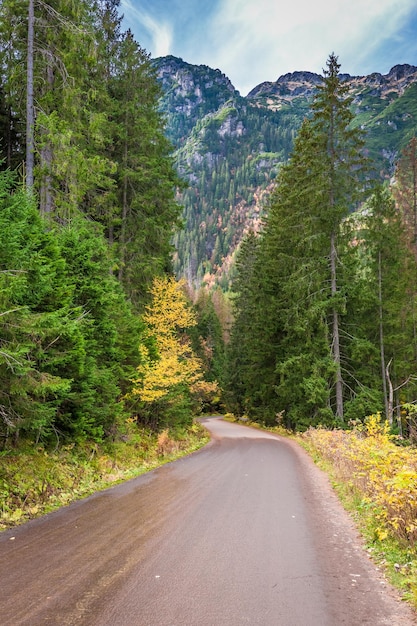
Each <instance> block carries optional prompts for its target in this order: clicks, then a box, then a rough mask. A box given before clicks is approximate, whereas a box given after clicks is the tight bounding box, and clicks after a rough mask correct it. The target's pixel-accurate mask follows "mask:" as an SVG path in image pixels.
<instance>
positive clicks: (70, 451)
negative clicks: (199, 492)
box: [0, 423, 209, 530]
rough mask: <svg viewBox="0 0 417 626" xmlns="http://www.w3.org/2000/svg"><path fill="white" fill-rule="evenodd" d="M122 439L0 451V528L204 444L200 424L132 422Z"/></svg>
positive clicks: (50, 509) (70, 500)
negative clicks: (174, 426)
mask: <svg viewBox="0 0 417 626" xmlns="http://www.w3.org/2000/svg"><path fill="white" fill-rule="evenodd" d="M123 439H124V440H120V441H108V442H106V443H103V444H96V443H92V444H91V443H90V444H89V443H84V444H79V445H74V444H72V445H69V446H62V447H60V448H59V449H57V450H54V451H48V450H47V449H45V448H44V447H43V446H41V445H38V446H37V447H36V448H33V446H27V447H25V446H24V445H20V446H19V448H18V449H9V450H5V451H3V452H0V530H5V529H6V528H10V527H13V526H16V525H17V524H21V523H23V522H26V521H28V520H30V519H33V518H35V517H39V516H40V515H43V514H45V513H48V512H50V511H52V510H54V509H57V508H59V507H61V506H64V505H66V504H69V503H70V502H72V501H74V500H77V499H80V498H83V497H86V496H88V495H90V494H92V493H94V492H95V491H99V490H101V489H105V488H106V487H109V486H111V485H114V484H116V483H118V482H121V481H124V480H127V479H129V478H133V477H135V476H138V475H140V474H143V473H144V472H146V471H149V470H150V469H153V468H155V467H158V466H159V465H163V464H164V463H167V462H169V461H172V460H174V459H176V458H179V457H180V456H183V455H184V454H189V453H190V452H193V451H195V450H197V449H199V448H200V447H202V446H203V445H204V444H205V443H207V441H208V440H209V437H208V434H207V431H205V430H204V429H203V428H202V426H201V425H200V424H198V423H195V424H193V426H192V427H190V428H188V429H187V430H185V429H184V430H182V431H179V430H177V431H176V432H170V431H169V430H168V429H167V430H164V431H162V432H161V433H159V434H155V433H152V432H151V431H148V430H138V429H137V427H136V426H133V425H132V426H131V428H130V430H128V434H127V435H126V436H124V438H123Z"/></svg>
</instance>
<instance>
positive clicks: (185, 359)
mask: <svg viewBox="0 0 417 626" xmlns="http://www.w3.org/2000/svg"><path fill="white" fill-rule="evenodd" d="M151 293H152V301H151V304H150V305H149V306H148V308H147V312H146V314H145V316H144V319H145V321H146V323H147V325H148V328H149V331H148V332H149V335H150V336H152V337H153V339H154V341H155V344H156V347H157V351H158V358H157V359H156V360H155V359H152V358H151V357H150V354H149V350H148V349H147V347H146V346H145V345H141V346H140V356H141V365H140V366H139V367H138V368H137V371H138V378H137V379H136V380H135V381H134V382H135V383H136V385H137V386H136V387H135V388H134V390H133V393H134V394H135V395H137V396H139V398H140V399H141V400H142V401H143V402H155V401H157V400H160V399H162V398H166V397H167V396H168V395H169V394H170V392H171V391H173V390H174V389H175V388H178V387H179V386H185V387H187V389H188V390H191V389H192V387H193V386H195V385H196V384H197V383H199V381H201V378H202V368H201V362H200V360H199V359H198V358H197V357H196V356H195V355H194V353H193V350H192V347H191V343H190V340H189V338H188V337H187V335H186V334H185V332H184V331H185V329H187V328H190V327H192V326H194V325H195V324H196V319H195V316H194V313H193V311H192V310H191V309H190V308H189V307H188V303H187V299H186V297H185V294H184V291H183V284H182V283H181V282H176V281H175V280H174V279H173V278H168V277H163V278H156V279H155V280H154V283H153V287H152V290H151Z"/></svg>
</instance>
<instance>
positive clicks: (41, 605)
mask: <svg viewBox="0 0 417 626" xmlns="http://www.w3.org/2000/svg"><path fill="white" fill-rule="evenodd" d="M204 424H205V425H206V427H207V428H208V429H209V430H210V431H211V433H212V435H213V440H212V443H211V444H209V445H208V446H206V447H205V448H204V449H203V450H200V451H199V452H197V453H195V454H193V455H191V456H189V457H186V458H184V459H181V460H179V461H176V462H175V463H171V464H169V465H166V466H164V467H162V468H160V469H158V470H155V471H153V472H150V473H149V474H146V475H144V476H141V477H139V478H137V479H134V480H132V481H129V482H128V483H125V484H123V485H119V486H117V487H114V488H112V489H109V490H107V491H104V492H101V493H98V494H96V495H94V496H92V497H90V498H88V499H86V500H83V501H80V502H77V503H75V504H73V505H71V506H69V507H66V508H64V509H61V510H60V511H57V512H55V513H52V514H50V515H47V516H46V517H44V518H40V519H38V520H34V521H33V522H29V523H28V524H25V525H23V526H21V527H18V528H16V529H13V530H9V531H7V532H5V533H2V534H1V535H0V624H1V626H20V625H27V626H38V625H41V624H50V625H53V626H58V625H59V626H63V625H88V626H110V625H111V626H237V625H244V624H248V625H260V626H340V625H349V626H362V625H370V626H378V625H385V624H386V625H388V624H389V625H390V626H409V625H410V624H415V623H417V622H416V621H414V616H415V614H414V613H412V612H411V610H410V609H409V608H408V607H407V606H406V605H405V604H404V603H402V602H400V601H399V599H398V596H397V595H396V592H394V590H393V589H392V588H391V587H390V586H389V585H388V584H387V583H386V582H385V581H384V579H383V578H382V576H381V574H380V572H378V570H377V569H376V568H375V566H373V565H372V563H371V562H370V560H369V558H368V556H367V554H366V552H365V551H364V549H363V548H362V545H361V542H360V540H359V538H358V535H357V533H356V531H355V529H354V527H353V525H352V523H351V521H350V520H349V518H348V516H347V515H346V514H345V512H344V511H343V510H342V508H341V506H340V505H339V503H338V501H337V498H336V497H335V495H334V493H333V492H332V490H331V488H330V487H329V484H328V481H327V479H326V477H325V476H324V475H323V474H322V473H321V472H320V471H319V470H318V469H317V468H316V467H315V466H314V464H313V463H312V462H311V460H310V459H309V458H308V456H307V455H306V454H305V453H304V452H303V451H302V450H301V449H300V448H299V447H298V446H297V445H296V444H294V443H293V442H289V441H287V440H285V439H282V438H280V437H276V436H272V435H269V434H267V433H263V432H260V431H257V430H254V429H249V428H246V427H244V426H239V425H234V424H229V423H227V422H224V421H222V420H220V419H216V418H211V419H208V420H204Z"/></svg>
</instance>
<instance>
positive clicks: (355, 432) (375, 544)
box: [296, 414, 417, 607]
mask: <svg viewBox="0 0 417 626" xmlns="http://www.w3.org/2000/svg"><path fill="white" fill-rule="evenodd" d="M296 440H297V441H298V442H299V443H300V444H301V445H303V447H304V448H305V449H306V450H307V451H308V452H309V453H310V455H311V456H312V457H313V458H314V460H315V461H316V463H317V464H318V465H319V466H320V467H321V468H322V469H324V470H325V471H326V473H328V474H329V476H330V479H331V481H332V483H333V486H334V488H335V490H336V491H337V493H338V495H339V497H340V499H341V500H342V502H343V504H344V506H345V508H346V509H348V510H349V512H350V513H351V514H352V515H353V517H354V519H355V521H356V523H357V525H358V527H359V529H360V530H361V532H362V534H363V536H364V538H365V541H366V543H367V547H368V551H369V553H370V554H371V555H372V558H373V560H374V561H375V562H376V563H377V564H379V565H381V566H383V567H384V570H385V571H386V572H387V574H388V575H389V577H390V579H391V581H392V582H393V583H394V584H395V585H396V586H397V587H398V588H400V589H401V591H402V592H403V595H404V598H406V599H407V600H409V601H410V602H411V603H412V604H413V605H414V606H415V607H417V544H416V541H417V450H416V449H415V448H411V447H403V446H399V445H396V439H395V437H394V436H393V435H391V434H390V433H389V428H388V425H387V423H386V422H383V421H382V420H381V417H380V415H379V414H377V415H371V416H369V417H368V418H367V419H366V420H365V422H364V424H358V425H356V426H354V427H353V429H352V430H349V431H345V430H326V429H323V428H315V429H310V430H308V431H307V432H305V433H303V434H302V435H298V436H297V437H296Z"/></svg>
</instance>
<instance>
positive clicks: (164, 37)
mask: <svg viewBox="0 0 417 626" xmlns="http://www.w3.org/2000/svg"><path fill="white" fill-rule="evenodd" d="M121 7H122V10H123V12H124V14H125V16H126V18H127V21H128V22H129V23H130V24H131V28H132V31H133V32H135V31H136V30H137V28H135V25H136V27H140V28H144V29H145V31H146V32H147V35H148V37H149V39H150V42H151V43H150V50H151V52H152V56H154V57H159V56H166V55H168V54H171V48H172V39H173V32H172V26H171V25H170V24H169V23H168V22H167V21H162V20H159V19H158V20H157V19H155V18H153V17H152V16H151V15H150V14H149V13H147V12H146V11H144V10H143V9H140V8H137V6H134V5H133V4H132V2H130V0H122V2H121ZM139 43H141V42H140V41H139Z"/></svg>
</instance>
